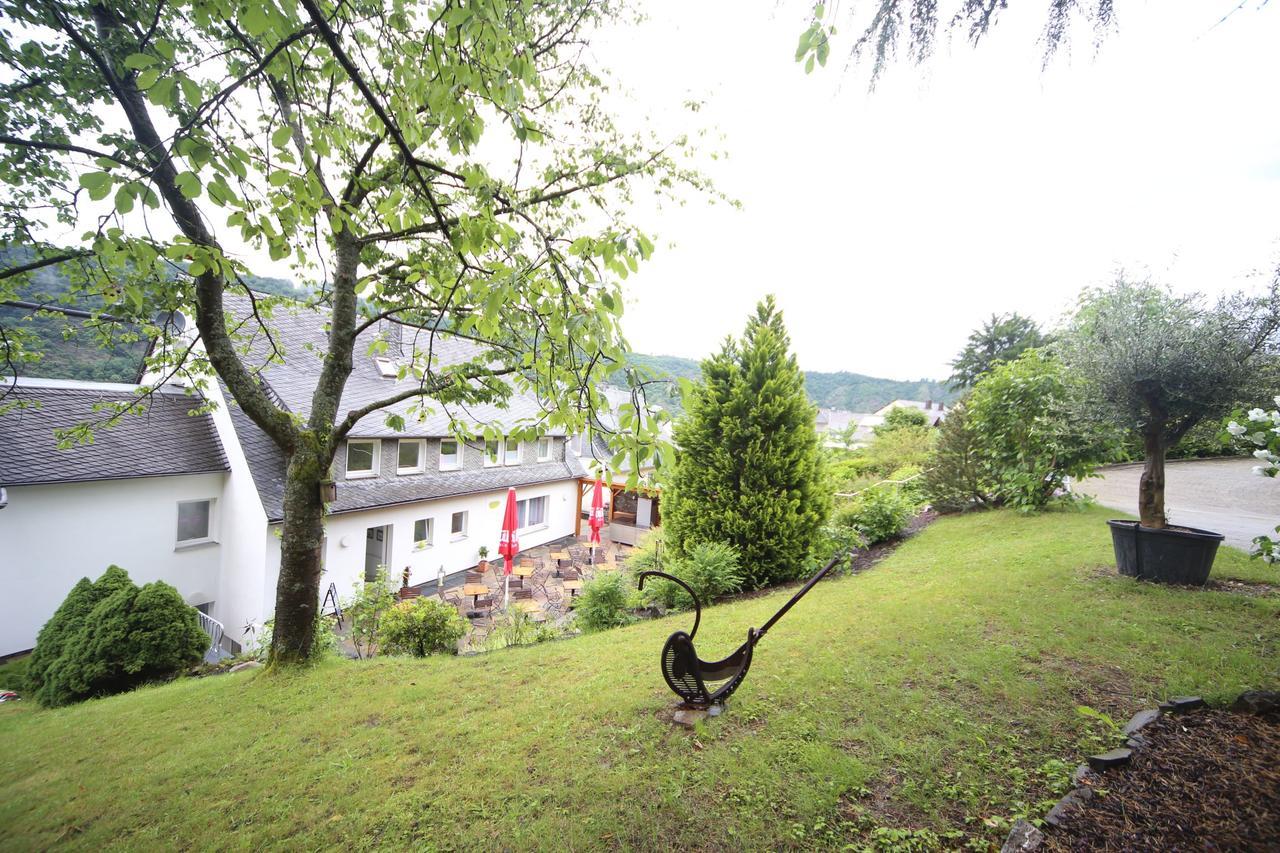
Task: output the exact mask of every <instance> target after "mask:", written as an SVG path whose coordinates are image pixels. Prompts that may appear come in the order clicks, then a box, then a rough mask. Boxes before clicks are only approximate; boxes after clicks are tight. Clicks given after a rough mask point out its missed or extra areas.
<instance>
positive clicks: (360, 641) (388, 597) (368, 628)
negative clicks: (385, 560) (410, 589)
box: [342, 566, 396, 658]
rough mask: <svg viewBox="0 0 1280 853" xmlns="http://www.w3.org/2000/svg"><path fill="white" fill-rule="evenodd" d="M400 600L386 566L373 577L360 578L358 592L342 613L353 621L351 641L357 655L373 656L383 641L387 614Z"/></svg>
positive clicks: (343, 606) (380, 568) (357, 585)
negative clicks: (392, 586)
mask: <svg viewBox="0 0 1280 853" xmlns="http://www.w3.org/2000/svg"><path fill="white" fill-rule="evenodd" d="M395 603H396V595H395V593H394V592H392V591H391V580H390V579H389V578H388V577H387V568H386V566H379V567H378V570H377V573H376V574H375V575H374V578H373V580H371V581H366V580H363V579H361V580H358V581H356V585H355V594H354V595H353V596H352V597H351V598H349V599H347V600H346V601H345V602H344V603H343V605H342V614H343V616H345V617H346V618H347V619H349V620H350V622H351V644H352V645H353V646H355V650H356V656H357V657H360V658H371V657H373V656H374V655H375V654H377V652H378V646H379V644H380V642H381V639H382V638H381V633H380V628H381V624H382V617H383V615H384V614H385V613H386V612H387V611H388V610H390V609H391V607H392V606H393V605H394V604H395Z"/></svg>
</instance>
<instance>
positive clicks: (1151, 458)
mask: <svg viewBox="0 0 1280 853" xmlns="http://www.w3.org/2000/svg"><path fill="white" fill-rule="evenodd" d="M1142 444H1143V450H1144V452H1145V464H1144V465H1143V468H1142V479H1141V480H1139V481H1138V518H1139V519H1140V522H1139V523H1141V525H1142V526H1143V527H1155V528H1161V527H1164V526H1165V525H1166V524H1167V523H1168V522H1167V521H1166V520H1165V517H1164V453H1165V445H1164V441H1163V439H1162V436H1161V435H1160V432H1159V431H1152V432H1148V433H1146V434H1145V435H1143V437H1142Z"/></svg>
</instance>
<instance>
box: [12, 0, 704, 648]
mask: <svg viewBox="0 0 1280 853" xmlns="http://www.w3.org/2000/svg"><path fill="white" fill-rule="evenodd" d="M615 12H616V10H615V9H614V8H613V6H612V4H609V3H604V2H592V0H545V2H537V3H512V2H508V0H471V2H466V3H462V2H456V0H440V2H434V3H427V2H414V1H413V0H408V2H389V0H343V2H341V3H335V2H331V0H264V2H258V0H254V2H249V3H244V2H236V1H235V0H130V1H129V2H125V0H48V2H40V3H33V2H25V0H0V21H2V22H3V23H0V28H3V33H4V39H3V44H2V45H0V64H3V67H4V69H5V75H4V79H5V82H4V83H3V84H0V97H2V99H3V106H2V107H0V152H2V157H0V178H2V179H3V186H4V189H3V198H0V224H2V226H3V231H2V233H0V240H3V241H4V242H6V243H8V244H10V245H21V246H24V247H27V248H29V249H32V250H34V256H33V259H32V260H30V261H27V262H24V263H22V264H20V265H15V266H10V267H9V268H7V269H3V270H0V302H4V301H12V300H13V299H14V295H15V293H16V292H17V286H18V284H19V283H20V282H21V280H22V279H23V277H24V276H26V275H29V274H31V273H32V272H33V271H35V270H38V269H40V268H42V267H44V266H47V265H51V264H54V263H59V262H61V263H63V264H64V268H67V269H69V270H70V272H71V274H72V276H73V287H72V290H71V293H69V294H68V295H67V297H66V298H67V299H68V301H74V300H76V299H84V298H89V297H91V298H92V301H91V302H90V304H91V305H92V306H93V309H92V312H91V313H92V317H91V318H90V321H89V322H90V326H91V327H92V328H93V329H94V330H95V332H96V334H97V335H98V336H99V337H100V338H101V340H102V342H103V343H110V342H111V341H112V340H113V339H115V338H117V337H119V336H120V335H125V334H127V335H138V336H141V337H151V338H155V339H156V341H157V345H156V346H155V347H153V348H152V350H151V355H150V357H149V364H148V369H149V373H150V375H152V376H154V377H156V382H157V383H158V382H160V381H164V380H166V379H169V378H172V377H175V376H186V377H187V378H188V379H189V380H190V381H191V382H192V383H193V384H195V386H196V387H207V383H209V382H211V381H213V378H214V377H215V376H216V379H217V380H218V381H220V382H221V383H222V384H223V385H224V386H225V387H226V389H227V390H228V391H229V392H230V395H231V396H232V397H233V398H234V400H235V403H236V404H237V405H239V406H240V407H242V408H243V410H244V412H245V413H246V414H247V415H248V416H249V417H250V418H251V419H252V420H253V421H254V423H256V424H257V425H258V426H259V427H260V428H261V429H262V430H263V431H264V432H265V433H266V434H267V435H268V436H269V437H270V438H271V440H272V441H274V442H275V443H276V444H277V445H278V446H279V447H280V448H281V450H282V451H283V452H284V454H285V455H286V457H287V460H288V461H287V474H286V484H285V498H284V513H285V520H284V526H283V536H282V542H281V566H280V576H279V583H278V585H277V593H276V609H275V627H274V635H273V641H272V645H271V649H272V652H271V654H272V661H271V663H272V664H273V665H276V664H281V663H288V662H294V661H302V660H305V659H306V658H307V657H308V655H309V653H310V650H311V648H312V636H313V632H314V625H315V618H314V617H315V611H316V608H317V604H318V601H319V595H318V590H319V577H320V564H319V557H320V545H321V537H322V535H323V519H324V506H323V504H322V503H321V489H320V485H321V483H322V481H323V480H324V479H325V478H326V477H327V475H328V471H329V468H330V463H331V461H332V459H333V456H334V453H335V450H336V449H337V448H338V447H339V446H341V442H342V441H343V440H344V437H345V436H346V435H347V434H348V432H349V431H350V430H351V429H352V427H353V426H354V425H355V424H356V423H357V422H358V421H360V420H361V419H362V418H366V417H385V418H386V419H387V421H388V423H389V424H391V425H392V426H393V427H394V425H395V423H396V422H397V421H398V420H399V419H401V418H402V417H403V406H404V405H405V404H406V401H407V402H408V405H409V410H410V414H416V413H418V412H419V411H421V410H422V409H425V408H427V407H430V406H446V407H448V406H450V405H465V404H467V403H471V402H475V401H481V400H487V401H501V400H502V399H504V398H505V397H507V396H508V395H510V394H512V393H514V392H526V393H533V394H536V395H537V396H538V398H539V399H540V400H541V401H543V404H544V409H545V411H544V413H543V415H542V417H541V418H540V420H539V421H538V422H537V423H534V424H529V423H524V424H521V425H519V427H518V428H519V429H520V430H523V431H525V432H526V433H527V434H532V433H533V432H534V431H535V430H540V429H547V428H553V427H557V426H564V427H567V428H569V429H577V428H579V427H580V426H581V424H582V422H583V421H584V420H585V419H587V418H588V417H589V416H590V412H591V411H593V410H594V408H595V407H596V406H597V405H598V404H601V403H602V401H601V400H600V398H599V396H598V392H597V391H596V390H595V388H594V387H593V385H592V379H593V374H594V375H596V376H598V374H599V373H600V372H601V371H602V370H608V369H611V368H612V366H614V365H617V364H619V363H620V360H621V355H622V349H623V343H624V342H623V339H622V337H621V334H620V330H619V317H620V315H621V311H622V297H621V293H620V290H619V286H618V283H617V282H618V279H619V278H620V277H625V276H626V275H627V274H628V272H630V271H633V270H634V269H635V268H636V264H637V262H638V261H639V260H641V259H643V258H645V257H647V256H648V255H649V252H650V251H651V243H650V241H649V239H648V238H647V237H646V236H645V235H644V234H642V233H640V232H639V231H638V230H637V229H636V228H635V227H633V226H632V225H630V224H628V223H627V222H626V221H625V220H624V218H623V212H624V210H625V207H626V202H627V201H628V199H629V193H630V191H631V189H632V188H633V186H634V185H635V184H636V183H637V182H638V181H644V180H651V181H652V182H653V183H654V184H655V186H656V188H657V190H658V191H659V192H668V191H670V190H671V188H672V187H674V186H675V185H677V184H679V183H681V182H692V183H694V184H699V185H701V181H700V179H699V178H698V177H697V176H696V175H694V174H692V173H691V172H689V171H687V170H686V169H684V168H682V167H681V166H680V165H679V164H678V160H677V158H678V157H680V155H681V154H682V153H683V150H684V148H683V142H682V141H676V142H674V143H670V144H668V143H662V142H660V141H657V140H653V139H650V138H648V137H643V138H642V137H639V136H634V135H629V134H625V133H623V132H622V131H620V130H619V129H617V128H616V127H615V125H614V123H613V122H612V120H611V118H610V115H609V112H608V111H607V110H606V109H605V108H604V105H603V103H602V98H601V93H602V92H603V91H604V88H605V84H604V83H603V82H602V78H601V77H600V76H599V75H598V74H597V73H596V72H594V71H593V70H592V69H591V68H590V67H589V65H588V63H587V56H588V54H587V52H586V51H585V49H584V48H585V45H586V40H587V39H588V38H589V37H590V34H591V32H592V31H593V29H594V28H595V27H597V26H598V25H600V24H601V23H602V22H605V21H607V20H609V19H611V18H612V17H614V15H615ZM73 228H74V229H76V230H77V231H78V232H82V233H83V236H82V237H81V239H80V241H79V242H78V243H77V244H74V245H70V246H67V245H66V240H65V239H56V235H57V234H58V233H59V229H60V231H61V233H64V234H65V233H67V232H68V231H71V230H72V229H73ZM264 253H265V254H269V255H270V257H271V259H272V260H276V261H285V260H288V261H289V262H290V263H291V264H292V267H293V270H294V272H295V275H296V276H298V277H299V278H301V279H303V280H307V281H311V282H315V285H314V288H313V289H312V290H310V291H308V296H307V297H306V298H307V301H308V303H309V304H310V305H313V306H316V307H319V308H321V309H323V311H324V313H325V314H326V315H327V316H328V318H329V319H328V321H327V328H326V331H327V346H325V347H324V348H323V349H322V351H317V352H309V351H308V352H303V351H295V350H290V349H289V348H288V342H287V341H284V340H279V339H277V338H276V337H275V336H273V334H272V322H271V316H272V312H273V310H274V309H278V306H279V302H280V298H279V297H268V296H264V295H260V294H254V293H251V292H250V291H249V288H248V287H247V286H246V285H245V278H246V276H247V275H248V274H249V270H248V267H247V265H246V262H245V258H247V257H252V256H253V255H254V254H257V255H258V256H261V254H264ZM229 293H238V294H240V295H241V297H240V299H238V300H237V301H239V302H243V299H244V298H245V297H246V296H247V299H248V301H249V303H250V305H251V306H252V311H251V312H250V314H251V316H249V317H247V318H246V317H244V316H234V317H233V316H230V314H229V312H228V311H227V310H226V309H227V307H228V305H229V304H230V301H229V300H228V299H227V296H228V294H229ZM178 310H181V311H183V312H185V313H187V314H188V315H193V316H194V320H195V327H196V329H197V330H198V332H199V339H198V342H197V343H192V339H191V338H190V337H186V336H183V335H182V334H180V332H179V330H178V329H177V328H176V324H175V323H174V322H173V319H174V317H175V314H174V312H175V311H178ZM387 320H398V321H401V322H403V323H405V324H407V325H408V326H409V327H410V328H411V329H417V330H418V334H417V346H415V347H414V352H413V357H412V361H411V362H410V363H407V364H402V365H401V368H400V371H401V378H402V379H413V380H416V382H414V383H413V386H412V388H411V389H409V390H405V391H400V392H397V393H396V394H394V395H390V396H388V397H387V398H385V399H379V400H368V401H361V403H360V404H359V405H357V406H354V407H352V408H346V409H344V408H343V406H342V404H341V400H342V392H343V388H344V385H345V383H346V381H347V378H348V375H349V374H350V372H351V369H352V364H353V359H354V358H356V357H358V356H362V355H364V352H363V347H361V350H362V351H361V352H356V351H355V350H356V349H357V345H356V340H357V336H358V335H360V334H361V333H362V332H365V331H366V330H369V329H372V328H376V327H377V325H378V324H379V323H382V322H384V321H387ZM445 332H447V333H448V334H450V335H454V336H458V337H461V338H466V339H468V340H470V341H472V342H474V343H475V344H476V345H477V347H478V351H479V354H478V355H476V356H475V357H474V358H470V359H467V360H465V361H463V362H461V363H445V362H443V361H442V360H441V359H440V358H439V356H438V353H437V351H436V343H437V337H438V335H439V334H443V333H445ZM254 336H256V337H257V338H258V339H259V340H261V339H263V336H266V340H269V341H270V342H271V344H272V347H273V348H274V356H273V357H275V358H288V359H313V360H314V362H315V363H316V364H317V367H316V374H317V376H318V379H317V381H316V382H315V385H314V389H313V392H312V395H311V405H310V409H309V411H308V412H306V413H302V414H299V413H295V412H291V411H287V410H286V409H285V408H283V407H282V405H281V404H280V403H279V401H278V400H276V399H274V398H273V396H272V395H270V394H269V393H268V391H267V389H265V388H264V386H263V385H261V384H260V383H259V381H258V379H257V376H256V375H255V370H254V367H255V365H253V364H251V363H249V362H248V361H247V359H246V356H245V352H246V351H247V347H246V344H245V342H246V340H247V339H248V338H249V337H254ZM30 344H31V339H30V337H29V336H28V335H25V334H24V331H23V329H22V328H20V326H10V327H7V328H0V362H2V363H4V364H6V365H9V366H10V367H12V366H13V365H14V364H18V363H21V362H22V361H24V360H29V359H31V358H32V357H34V353H33V352H32V351H31V349H30ZM19 390H20V389H19ZM9 393H10V397H9V399H8V400H0V404H6V405H10V406H12V405H14V404H15V402H18V403H20V402H22V401H20V400H18V399H17V397H16V396H15V393H17V392H14V389H12V388H11V389H9ZM147 393H148V390H147V389H143V391H142V392H140V396H139V400H138V405H137V406H133V407H130V408H140V407H142V406H143V405H144V404H145V397H146V394H147ZM394 405H401V407H402V409H401V411H402V414H389V413H387V412H384V410H387V409H388V407H391V406H394ZM122 414H123V412H110V413H104V416H103V422H104V423H105V422H106V421H109V420H110V419H111V418H113V417H118V416H121V415H122ZM102 425H103V424H101V423H100V424H86V425H84V427H83V428H82V429H80V430H76V431H74V432H73V433H72V434H71V435H70V436H68V438H71V439H74V438H77V437H85V436H86V435H87V434H88V430H89V429H91V428H92V427H93V426H99V427H100V426H102ZM627 427H628V434H629V441H628V444H629V446H630V448H631V449H632V450H633V451H634V452H635V453H636V454H637V455H645V454H648V453H651V452H653V444H652V443H651V442H650V438H651V437H652V435H653V433H652V431H651V425H650V424H647V423H646V422H645V421H643V420H642V419H640V418H638V417H632V418H630V419H628V422H627ZM492 428H493V429H496V428H497V426H496V425H495V426H494V427H492ZM518 434H521V433H518ZM638 467H639V466H638V465H633V470H634V469H638Z"/></svg>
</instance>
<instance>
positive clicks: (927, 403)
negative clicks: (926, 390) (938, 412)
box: [924, 400, 933, 412]
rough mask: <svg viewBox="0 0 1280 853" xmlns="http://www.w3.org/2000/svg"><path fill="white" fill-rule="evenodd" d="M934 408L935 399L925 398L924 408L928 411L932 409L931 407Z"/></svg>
mask: <svg viewBox="0 0 1280 853" xmlns="http://www.w3.org/2000/svg"><path fill="white" fill-rule="evenodd" d="M932 408H933V401H932V400H925V401H924V410H925V411H926V412H927V411H929V410H930V409H932Z"/></svg>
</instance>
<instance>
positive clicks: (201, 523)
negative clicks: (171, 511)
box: [178, 500, 213, 546]
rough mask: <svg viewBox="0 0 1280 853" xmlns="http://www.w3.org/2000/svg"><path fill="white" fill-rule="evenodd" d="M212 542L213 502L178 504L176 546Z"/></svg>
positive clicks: (181, 502) (182, 502) (185, 502)
mask: <svg viewBox="0 0 1280 853" xmlns="http://www.w3.org/2000/svg"><path fill="white" fill-rule="evenodd" d="M212 541H213V501H212V500H204V501H180V502H179V503H178V545H180V546H181V545H199V544H200V543H202V542H212Z"/></svg>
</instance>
